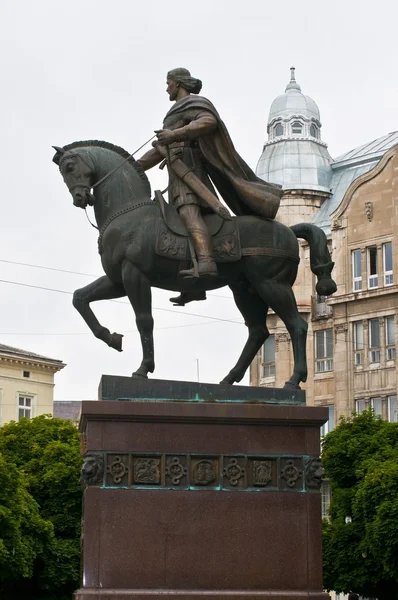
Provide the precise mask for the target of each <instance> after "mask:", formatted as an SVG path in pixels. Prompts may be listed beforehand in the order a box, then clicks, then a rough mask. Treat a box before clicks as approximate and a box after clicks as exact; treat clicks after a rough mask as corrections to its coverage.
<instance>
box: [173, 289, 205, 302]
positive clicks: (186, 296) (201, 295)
mask: <svg viewBox="0 0 398 600" xmlns="http://www.w3.org/2000/svg"><path fill="white" fill-rule="evenodd" d="M199 300H206V292H204V291H202V292H195V291H193V290H192V291H189V290H186V291H185V292H181V294H180V295H179V296H175V297H174V298H170V302H172V303H173V304H174V306H185V305H186V304H188V302H194V301H196V302H197V301H199Z"/></svg>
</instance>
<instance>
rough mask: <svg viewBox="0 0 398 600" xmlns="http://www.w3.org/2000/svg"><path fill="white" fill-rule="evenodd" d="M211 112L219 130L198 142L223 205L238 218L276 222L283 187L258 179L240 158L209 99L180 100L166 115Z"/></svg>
mask: <svg viewBox="0 0 398 600" xmlns="http://www.w3.org/2000/svg"><path fill="white" fill-rule="evenodd" d="M188 110H189V111H192V110H199V111H208V112H210V113H211V114H212V115H213V116H214V117H215V118H216V119H217V123H218V127H217V128H216V129H215V130H214V131H213V132H212V133H210V134H208V135H205V136H203V137H200V138H198V139H197V142H198V145H199V148H200V150H201V152H202V155H203V158H204V161H205V163H206V167H207V170H208V174H209V175H210V177H211V179H212V181H213V183H214V184H215V186H216V188H217V190H218V192H219V193H220V195H221V196H222V198H223V200H224V202H225V203H226V204H227V205H228V206H229V208H230V209H231V210H232V211H233V212H234V213H235V214H236V215H260V216H264V217H268V218H271V219H273V218H274V217H275V215H276V213H277V210H278V207H279V202H280V198H281V196H282V193H283V192H282V188H281V186H279V185H276V184H273V183H267V182H265V181H263V180H262V179H260V178H259V177H257V175H256V174H255V173H254V172H253V171H252V170H251V168H250V167H249V166H248V165H247V164H246V163H245V161H244V160H243V159H242V158H241V156H239V154H238V153H237V151H236V150H235V147H234V145H233V143H232V140H231V138H230V135H229V133H228V130H227V128H226V126H225V124H224V122H223V121H222V120H221V118H220V115H219V114H218V112H217V110H216V109H215V107H214V106H213V104H212V103H211V102H210V100H208V99H207V98H204V97H203V96H197V95H189V96H185V97H184V98H182V99H181V100H178V101H177V102H176V103H175V104H174V105H173V106H172V108H171V109H170V110H169V112H168V113H167V115H166V119H165V120H167V117H168V116H171V115H176V114H177V113H180V112H184V111H188Z"/></svg>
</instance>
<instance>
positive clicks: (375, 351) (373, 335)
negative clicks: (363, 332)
mask: <svg viewBox="0 0 398 600" xmlns="http://www.w3.org/2000/svg"><path fill="white" fill-rule="evenodd" d="M369 362H371V363H379V362H380V322H379V319H370V320H369Z"/></svg>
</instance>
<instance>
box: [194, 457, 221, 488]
mask: <svg viewBox="0 0 398 600" xmlns="http://www.w3.org/2000/svg"><path fill="white" fill-rule="evenodd" d="M192 476H193V477H192V479H193V484H194V485H201V486H202V485H203V486H205V485H210V484H214V483H216V479H217V465H216V463H215V461H214V460H210V459H202V460H194V461H193V463H192Z"/></svg>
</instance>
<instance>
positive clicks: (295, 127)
mask: <svg viewBox="0 0 398 600" xmlns="http://www.w3.org/2000/svg"><path fill="white" fill-rule="evenodd" d="M292 133H295V134H297V133H303V124H302V123H300V121H293V123H292Z"/></svg>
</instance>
